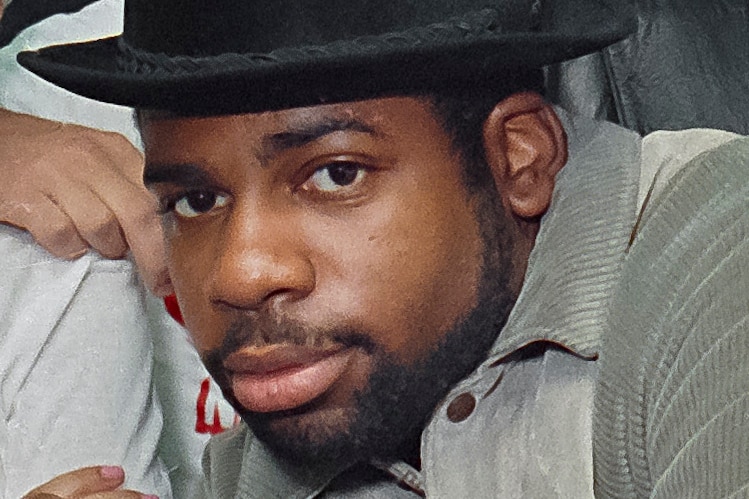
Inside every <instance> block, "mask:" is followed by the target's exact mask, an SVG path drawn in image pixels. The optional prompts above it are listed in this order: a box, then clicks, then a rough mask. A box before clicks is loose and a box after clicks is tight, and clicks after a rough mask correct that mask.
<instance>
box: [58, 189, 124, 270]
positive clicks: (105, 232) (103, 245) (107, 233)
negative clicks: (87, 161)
mask: <svg viewBox="0 0 749 499" xmlns="http://www.w3.org/2000/svg"><path fill="white" fill-rule="evenodd" d="M55 181H56V184H57V185H56V186H55V189H54V194H53V193H52V192H49V191H48V192H47V193H46V194H47V195H48V197H49V198H50V199H51V200H52V202H53V203H55V204H56V205H57V206H58V207H59V208H60V210H61V211H62V212H64V213H65V214H66V215H68V217H69V218H70V219H71V220H73V221H74V224H75V228H76V230H77V232H78V234H79V235H80V237H81V238H82V239H83V240H84V241H86V242H87V243H88V245H89V246H91V247H92V248H94V249H95V250H96V251H98V252H99V253H101V255H102V256H104V257H106V258H111V259H118V258H123V257H124V256H125V254H126V253H127V242H126V241H125V236H124V235H123V233H122V229H121V228H120V222H119V221H118V220H117V217H116V216H115V214H114V213H113V212H112V210H111V209H110V208H109V206H107V204H106V203H104V202H103V201H102V200H101V199H100V198H99V196H97V195H96V193H94V192H92V191H91V190H90V189H89V187H88V186H86V185H85V184H81V183H79V182H75V181H70V180H68V179H67V178H57V179H55Z"/></svg>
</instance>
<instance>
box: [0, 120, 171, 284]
mask: <svg viewBox="0 0 749 499" xmlns="http://www.w3.org/2000/svg"><path fill="white" fill-rule="evenodd" d="M142 175H143V156H142V154H141V153H140V152H139V151H138V150H137V149H135V148H134V147H133V146H132V144H130V142H129V141H128V140H127V139H125V138H124V137H123V136H121V135H119V134H115V133H110V132H102V131H99V130H93V129H90V128H85V127H81V126H77V125H66V124H62V123H58V122H54V121H49V120H45V119H41V118H36V117H33V116H28V115H23V114H17V113H13V112H10V111H7V110H3V109H0V178H2V179H3V180H2V183H3V189H2V190H0V223H8V224H11V225H14V226H16V227H19V228H21V229H25V230H27V231H29V232H30V233H31V234H32V235H33V236H34V239H36V241H37V242H38V243H39V244H40V245H41V246H42V247H44V248H45V249H46V250H47V251H49V252H50V253H52V254H53V255H55V256H58V257H61V258H76V257H79V256H81V255H83V254H85V253H86V251H88V249H89V248H93V249H95V250H96V251H98V252H99V253H101V254H102V255H103V256H104V257H106V258H111V259H118V258H122V257H124V256H125V254H126V253H127V251H128V249H130V250H131V251H132V253H133V257H134V258H135V263H136V265H137V266H138V269H139V270H140V273H141V276H142V278H143V280H144V282H145V283H146V285H147V286H148V287H149V288H150V289H151V290H152V291H153V292H154V293H156V294H157V295H159V296H165V295H168V294H170V293H171V292H172V289H171V283H170V281H169V275H168V273H167V270H166V261H165V250H164V241H163V237H162V230H161V223H160V220H159V216H158V210H157V204H156V200H155V199H154V198H153V196H151V194H150V193H149V192H148V191H147V190H146V189H145V187H144V186H143V180H142Z"/></svg>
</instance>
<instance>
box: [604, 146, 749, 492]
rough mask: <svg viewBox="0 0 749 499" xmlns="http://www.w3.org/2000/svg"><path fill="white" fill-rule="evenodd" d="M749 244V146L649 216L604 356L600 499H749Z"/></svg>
mask: <svg viewBox="0 0 749 499" xmlns="http://www.w3.org/2000/svg"><path fill="white" fill-rule="evenodd" d="M748 235H749V139H739V140H734V141H731V142H729V143H728V144H726V145H723V146H721V147H719V148H717V149H715V150H713V151H710V152H707V153H704V154H702V155H700V156H698V157H697V158H695V159H694V160H693V161H692V162H691V163H690V164H689V165H687V167H685V168H684V170H682V171H681V172H680V173H679V174H677V175H676V176H674V177H673V178H672V180H671V181H670V182H669V185H668V186H667V187H666V188H665V190H664V191H663V193H662V194H661V195H660V196H659V197H658V198H657V200H656V201H655V202H652V203H650V205H649V206H647V207H646V209H645V211H644V214H643V218H642V221H641V224H640V229H639V231H638V234H637V235H636V237H635V238H634V240H633V243H632V246H631V247H630V249H629V251H628V255H627V259H626V262H625V264H624V268H623V276H622V281H621V286H620V288H619V290H618V292H617V293H616V295H615V297H614V300H613V303H612V305H611V309H610V310H611V316H610V324H611V328H610V330H609V332H608V333H607V335H606V336H605V338H604V339H603V344H602V349H601V350H602V353H601V357H600V368H601V371H600V379H599V384H598V387H597V390H596V398H595V412H594V419H593V424H594V435H595V438H594V463H595V492H596V497H601V498H609V497H610V498H617V499H628V498H644V497H651V498H658V499H666V498H669V499H670V498H674V499H675V498H679V499H687V498H700V499H716V498H744V497H749V238H748V237H747V236H748Z"/></svg>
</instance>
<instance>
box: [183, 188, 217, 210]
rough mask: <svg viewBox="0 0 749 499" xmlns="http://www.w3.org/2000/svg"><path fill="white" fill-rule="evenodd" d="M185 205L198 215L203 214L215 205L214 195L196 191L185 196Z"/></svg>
mask: <svg viewBox="0 0 749 499" xmlns="http://www.w3.org/2000/svg"><path fill="white" fill-rule="evenodd" d="M187 204H189V205H190V208H192V209H193V210H194V211H196V212H198V213H205V212H206V211H209V210H210V209H211V208H213V205H214V204H216V195H215V194H213V193H210V192H205V191H198V192H191V193H189V194H188V195H187Z"/></svg>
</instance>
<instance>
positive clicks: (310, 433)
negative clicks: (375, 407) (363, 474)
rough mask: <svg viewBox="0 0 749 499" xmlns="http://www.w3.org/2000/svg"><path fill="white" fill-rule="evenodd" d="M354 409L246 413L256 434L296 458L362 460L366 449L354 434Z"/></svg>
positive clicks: (267, 443)
mask: <svg viewBox="0 0 749 499" xmlns="http://www.w3.org/2000/svg"><path fill="white" fill-rule="evenodd" d="M355 413H356V411H355V410H354V409H352V408H341V407H335V408H325V407H318V408H300V409H295V410H291V411H283V412H279V413H263V414H257V413H244V414H242V419H243V420H244V421H245V422H246V423H247V425H248V426H249V427H250V429H251V430H252V431H253V433H254V435H255V436H256V437H257V438H258V439H260V440H261V441H263V442H264V443H265V444H266V445H268V446H269V447H270V448H271V449H273V450H274V451H275V452H278V453H279V454H281V455H283V456H284V457H286V458H288V459H291V460H294V461H302V462H305V461H346V460H349V459H352V458H353V459H356V460H358V459H360V458H361V452H362V449H360V448H359V446H358V445H356V443H357V442H356V439H353V438H352V436H351V426H352V424H353V421H354V420H355V419H356V414H355Z"/></svg>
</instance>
